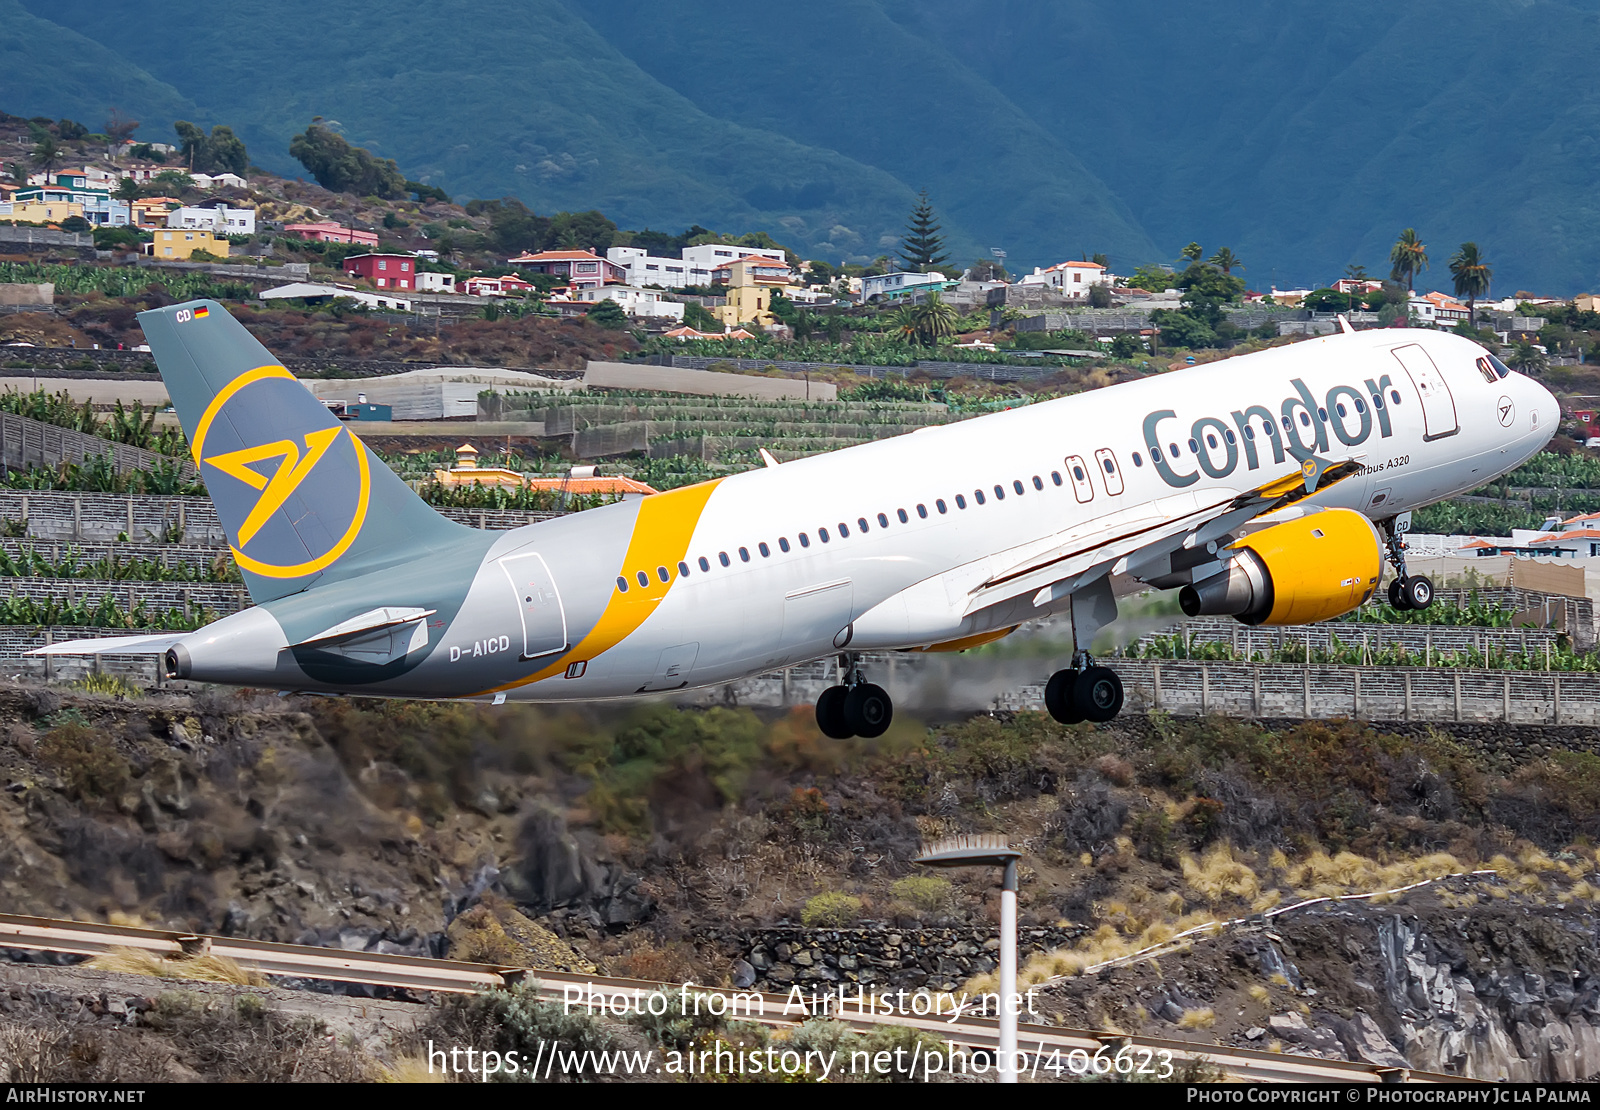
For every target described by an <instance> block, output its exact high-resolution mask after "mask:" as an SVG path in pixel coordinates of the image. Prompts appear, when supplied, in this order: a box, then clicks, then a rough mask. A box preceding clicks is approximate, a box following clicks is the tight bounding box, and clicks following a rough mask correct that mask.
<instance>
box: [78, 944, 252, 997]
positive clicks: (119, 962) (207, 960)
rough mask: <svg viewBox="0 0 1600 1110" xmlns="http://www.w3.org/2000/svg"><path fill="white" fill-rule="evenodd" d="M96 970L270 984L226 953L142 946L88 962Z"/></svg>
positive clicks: (217, 981)
mask: <svg viewBox="0 0 1600 1110" xmlns="http://www.w3.org/2000/svg"><path fill="white" fill-rule="evenodd" d="M88 966H90V967H92V968H94V969H95V970H97V971H115V972H119V973H121V974H124V975H149V976H152V977H154V978H157V979H193V980H196V981H198V982H202V983H232V984H234V985H235V986H241V987H265V986H270V984H269V983H268V982H267V977H266V976H265V975H262V974H261V973H260V972H259V971H254V970H251V969H249V968H246V967H243V966H241V965H240V964H239V963H238V962H237V961H235V960H232V959H229V958H228V957H227V956H212V955H209V954H207V955H202V956H173V957H167V956H162V955H159V954H158V953H155V952H146V951H144V950H143V949H139V948H112V949H109V950H108V951H106V952H105V953H103V954H101V955H99V956H96V957H95V958H94V959H93V960H91V961H90V962H89V965H88Z"/></svg>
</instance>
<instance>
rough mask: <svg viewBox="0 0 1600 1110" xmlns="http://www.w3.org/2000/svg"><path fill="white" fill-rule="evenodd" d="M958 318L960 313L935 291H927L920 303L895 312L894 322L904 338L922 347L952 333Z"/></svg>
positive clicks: (929, 345)
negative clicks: (925, 296)
mask: <svg viewBox="0 0 1600 1110" xmlns="http://www.w3.org/2000/svg"><path fill="white" fill-rule="evenodd" d="M960 319H961V317H960V314H959V313H957V312H956V310H955V309H954V308H952V307H951V306H950V305H947V304H945V303H944V301H943V300H941V299H940V297H939V294H937V293H929V294H928V296H927V298H926V299H925V300H923V301H922V302H921V303H920V304H908V305H906V306H905V307H904V308H902V309H901V310H900V311H899V313H897V314H896V323H897V324H898V325H899V328H900V330H901V331H902V332H903V333H904V334H905V336H906V338H908V339H910V340H911V341H912V342H913V343H918V344H921V345H922V346H924V347H932V346H935V345H936V344H937V343H938V342H939V340H941V339H948V338H950V336H952V335H954V334H955V333H956V323H957V321H959V320H960Z"/></svg>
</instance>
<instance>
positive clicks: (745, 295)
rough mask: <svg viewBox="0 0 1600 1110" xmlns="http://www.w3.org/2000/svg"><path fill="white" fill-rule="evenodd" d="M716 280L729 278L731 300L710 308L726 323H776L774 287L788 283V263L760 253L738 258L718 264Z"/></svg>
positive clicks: (782, 287) (715, 274)
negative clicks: (773, 306)
mask: <svg viewBox="0 0 1600 1110" xmlns="http://www.w3.org/2000/svg"><path fill="white" fill-rule="evenodd" d="M711 278H712V280H713V281H718V282H726V283H727V286H728V291H727V298H728V303H727V304H722V305H717V306H716V307H715V308H713V309H711V314H712V315H713V316H715V317H716V318H717V319H718V320H719V321H720V322H721V323H722V324H723V326H724V327H730V328H732V327H737V326H738V325H740V324H758V325H764V324H776V323H777V322H778V318H777V317H776V316H774V315H772V311H771V309H772V291H773V290H774V289H784V288H787V287H788V285H789V267H788V266H787V265H786V264H784V263H782V262H775V261H773V260H772V259H770V258H763V257H762V256H760V255H751V256H749V257H746V258H738V259H735V260H734V261H732V262H729V263H726V264H725V265H722V266H719V267H717V269H716V270H714V271H713V272H712V275H711Z"/></svg>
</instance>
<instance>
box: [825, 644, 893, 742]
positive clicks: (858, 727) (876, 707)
mask: <svg viewBox="0 0 1600 1110" xmlns="http://www.w3.org/2000/svg"><path fill="white" fill-rule="evenodd" d="M839 671H840V673H841V674H842V675H843V676H844V683H843V684H842V685H840V686H829V687H828V688H827V689H826V690H824V691H822V696H821V697H820V698H818V699H817V727H818V728H820V729H821V730H822V735H824V736H826V737H829V738H830V739H833V740H849V739H850V738H851V737H853V736H860V737H862V738H863V739H867V740H870V739H872V738H873V737H875V736H882V735H883V734H884V733H885V732H887V731H888V729H889V723H890V722H891V721H893V720H894V702H892V701H890V700H889V692H888V691H887V690H885V689H884V688H883V687H882V686H875V685H873V684H872V683H870V682H868V681H867V680H866V676H865V675H863V674H862V673H861V657H860V656H859V655H858V654H857V653H856V652H853V651H847V652H845V653H844V654H843V655H841V656H839Z"/></svg>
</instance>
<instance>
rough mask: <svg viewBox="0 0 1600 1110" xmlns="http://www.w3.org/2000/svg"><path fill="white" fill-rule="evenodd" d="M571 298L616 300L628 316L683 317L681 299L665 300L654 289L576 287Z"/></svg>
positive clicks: (676, 318) (607, 286)
mask: <svg viewBox="0 0 1600 1110" xmlns="http://www.w3.org/2000/svg"><path fill="white" fill-rule="evenodd" d="M572 299H573V300H575V301H580V302H584V303H587V304H599V303H600V302H601V301H616V302H617V304H618V305H620V306H621V307H622V311H624V312H626V313H627V314H628V315H629V316H655V317H664V318H667V319H672V320H682V319H683V309H684V305H683V302H681V301H669V300H665V299H664V298H663V297H662V296H661V294H660V293H659V292H658V291H656V290H654V289H636V288H634V287H633V286H630V285H606V286H602V287H601V288H599V289H577V290H574V291H573V298H572Z"/></svg>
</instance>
